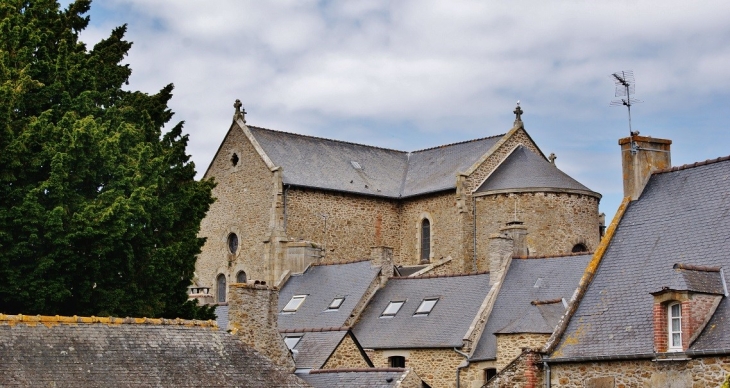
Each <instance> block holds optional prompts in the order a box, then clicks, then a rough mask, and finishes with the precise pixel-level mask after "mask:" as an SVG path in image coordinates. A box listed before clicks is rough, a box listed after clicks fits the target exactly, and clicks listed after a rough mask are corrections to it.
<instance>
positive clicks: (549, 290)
mask: <svg viewBox="0 0 730 388" xmlns="http://www.w3.org/2000/svg"><path fill="white" fill-rule="evenodd" d="M590 259H591V255H590V254H586V255H576V256H573V255H571V256H564V257H552V258H543V259H516V258H515V259H512V263H511V264H510V266H509V269H508V271H507V275H506V276H505V279H504V282H502V288H501V289H500V290H499V294H498V295H497V300H495V302H494V306H493V307H492V313H491V315H490V316H489V319H488V320H487V324H486V326H485V327H484V331H483V332H482V336H481V338H480V339H479V341H478V342H477V346H476V348H475V349H474V353H473V354H472V360H492V359H495V358H496V357H497V337H496V336H495V335H494V334H495V333H497V332H502V331H504V332H517V331H518V330H524V331H523V332H525V333H527V332H529V333H544V332H546V331H547V328H546V327H545V326H546V325H548V324H549V325H552V328H551V329H550V330H549V331H547V332H548V333H552V331H553V330H554V328H555V325H557V322H558V321H557V320H555V319H554V315H556V312H555V311H554V309H558V308H560V309H562V308H563V306H562V303H555V304H554V305H553V306H552V308H550V307H547V306H545V305H540V304H538V305H535V304H533V303H532V302H533V301H548V300H555V299H562V298H565V299H566V300H567V299H570V297H571V295H573V292H574V291H575V289H576V288H577V287H578V282H579V281H580V278H581V276H582V275H583V271H584V270H585V267H586V265H587V264H588V261H589V260H590ZM556 306H557V307H556ZM540 308H542V310H544V311H541V310H540Z"/></svg>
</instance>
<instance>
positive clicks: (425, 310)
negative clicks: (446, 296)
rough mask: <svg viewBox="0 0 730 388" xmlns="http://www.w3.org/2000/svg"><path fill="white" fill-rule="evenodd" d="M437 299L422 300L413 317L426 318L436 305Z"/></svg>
mask: <svg viewBox="0 0 730 388" xmlns="http://www.w3.org/2000/svg"><path fill="white" fill-rule="evenodd" d="M438 301H439V298H423V300H422V301H421V304H420V305H418V308H417V309H416V313H415V314H413V316H414V317H426V316H428V314H431V311H433V308H434V307H436V303H438Z"/></svg>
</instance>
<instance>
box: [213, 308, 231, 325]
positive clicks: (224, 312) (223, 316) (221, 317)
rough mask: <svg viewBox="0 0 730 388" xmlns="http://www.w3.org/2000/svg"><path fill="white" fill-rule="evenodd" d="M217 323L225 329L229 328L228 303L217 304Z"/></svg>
mask: <svg viewBox="0 0 730 388" xmlns="http://www.w3.org/2000/svg"><path fill="white" fill-rule="evenodd" d="M215 323H216V324H217V325H218V327H220V328H221V329H223V330H228V304H224V305H217V306H215Z"/></svg>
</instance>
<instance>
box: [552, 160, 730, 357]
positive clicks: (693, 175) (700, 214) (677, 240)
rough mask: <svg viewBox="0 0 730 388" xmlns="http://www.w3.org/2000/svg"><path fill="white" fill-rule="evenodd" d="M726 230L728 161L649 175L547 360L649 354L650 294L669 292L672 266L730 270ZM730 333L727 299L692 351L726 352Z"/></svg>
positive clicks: (728, 221)
mask: <svg viewBox="0 0 730 388" xmlns="http://www.w3.org/2000/svg"><path fill="white" fill-rule="evenodd" d="M728 230H730V160H728V159H727V158H722V159H717V160H716V161H712V162H708V163H700V164H697V165H696V166H686V167H683V168H679V169H670V170H667V172H662V173H655V174H653V175H652V176H651V178H650V179H649V181H648V183H647V185H646V187H645V188H644V191H643V193H642V194H641V197H640V198H639V199H638V200H637V201H634V202H631V204H630V205H629V206H628V208H627V209H626V212H625V213H624V215H623V218H622V219H621V220H620V223H619V224H618V228H617V229H616V232H615V234H614V236H613V238H612V240H611V241H610V243H609V245H608V248H607V250H606V252H605V254H604V256H603V258H602V260H601V263H600V265H599V266H598V269H597V271H596V273H595V276H594V278H593V281H592V282H591V284H590V285H589V286H588V288H587V290H586V292H585V295H584V296H583V298H582V300H581V302H580V304H579V305H578V308H577V309H576V311H575V313H574V314H573V316H572V318H571V319H570V322H569V323H568V326H567V330H566V331H565V333H564V334H563V336H562V339H561V342H560V343H559V344H558V346H557V348H556V350H555V351H554V352H553V353H552V355H551V356H550V357H551V358H553V359H560V358H573V357H612V356H628V355H647V354H652V353H653V352H654V347H653V323H652V306H653V303H654V299H653V296H652V295H651V293H652V292H656V291H658V290H661V289H662V288H664V287H671V286H672V283H673V282H675V281H676V279H677V269H675V268H674V264H675V263H682V264H684V265H693V266H705V267H721V268H724V269H728V268H730V238H728ZM724 273H725V276H726V277H727V276H728V275H727V274H728V271H724ZM725 280H726V282H727V281H728V280H729V279H727V278H726V279H725ZM690 283H692V282H691V281H690ZM729 328H730V302H728V298H726V297H725V298H723V299H722V301H721V302H720V305H719V306H718V308H717V310H716V311H715V313H714V315H713V317H712V318H711V320H710V321H709V323H708V324H707V326H706V327H705V329H704V331H703V332H702V334H700V336H699V338H698V339H697V340H696V341H695V342H694V343H693V344H692V345H691V347H690V349H689V351H690V352H692V351H698V352H707V351H713V350H721V349H730V329H729Z"/></svg>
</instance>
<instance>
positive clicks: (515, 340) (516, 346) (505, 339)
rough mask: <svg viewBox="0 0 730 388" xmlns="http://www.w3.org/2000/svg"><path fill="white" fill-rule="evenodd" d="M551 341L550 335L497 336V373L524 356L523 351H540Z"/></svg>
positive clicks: (521, 334)
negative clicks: (527, 349)
mask: <svg viewBox="0 0 730 388" xmlns="http://www.w3.org/2000/svg"><path fill="white" fill-rule="evenodd" d="M548 339H550V334H533V333H519V334H497V362H496V368H497V371H498V372H499V371H501V370H502V369H504V368H505V367H506V366H507V365H509V364H510V363H511V362H512V361H514V360H515V359H516V358H517V357H519V356H520V354H522V349H524V348H530V349H539V348H542V347H543V345H545V343H546V342H547V340H548Z"/></svg>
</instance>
